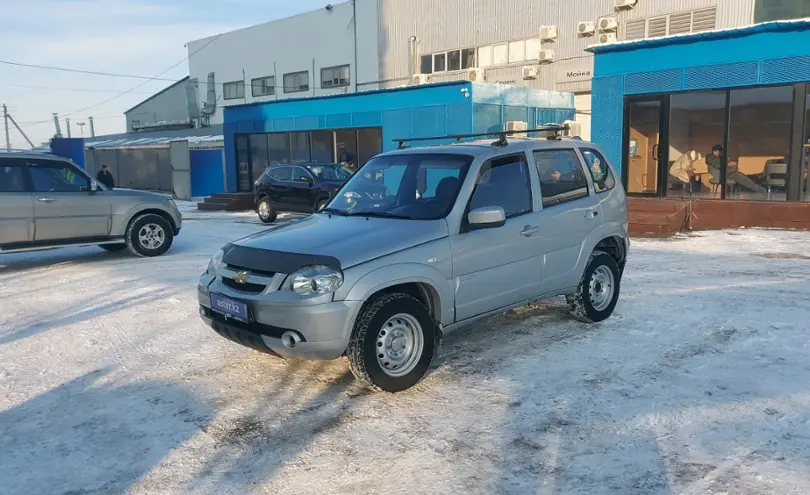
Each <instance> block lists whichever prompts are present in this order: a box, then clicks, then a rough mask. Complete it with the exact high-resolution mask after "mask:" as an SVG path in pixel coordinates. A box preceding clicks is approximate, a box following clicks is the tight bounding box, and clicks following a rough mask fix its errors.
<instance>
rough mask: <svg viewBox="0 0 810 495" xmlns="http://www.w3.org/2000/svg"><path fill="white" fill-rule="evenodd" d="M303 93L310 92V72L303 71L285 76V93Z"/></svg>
mask: <svg viewBox="0 0 810 495" xmlns="http://www.w3.org/2000/svg"><path fill="white" fill-rule="evenodd" d="M302 91H309V72H307V71H301V72H293V73H290V74H284V92H285V93H300V92H302Z"/></svg>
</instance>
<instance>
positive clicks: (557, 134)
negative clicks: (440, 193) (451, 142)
mask: <svg viewBox="0 0 810 495" xmlns="http://www.w3.org/2000/svg"><path fill="white" fill-rule="evenodd" d="M569 129H570V126H569V125H568V124H547V125H542V126H540V127H535V128H534V129H525V130H522V131H494V132H481V133H477V134H450V135H448V136H432V137H418V138H399V139H394V140H393V141H394V142H395V143H399V145H398V146H397V149H400V150H401V149H405V148H407V146H405V143H410V142H416V141H435V140H437V139H455V140H456V142H457V143H460V142H461V141H462V140H463V139H470V138H476V137H487V136H497V137H498V140H497V141H495V142H493V143H492V146H506V145H507V144H509V142H508V141H507V140H506V136H514V135H515V134H530V133H533V132H553V133H554V134H553V135H551V136H549V137H548V139H553V140H557V139H560V138H561V137H562V133H563V132H564V131H567V130H569Z"/></svg>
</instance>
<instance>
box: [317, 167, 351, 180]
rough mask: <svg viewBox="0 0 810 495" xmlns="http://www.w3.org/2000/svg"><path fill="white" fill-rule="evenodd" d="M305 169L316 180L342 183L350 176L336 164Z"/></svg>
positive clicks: (349, 173)
mask: <svg viewBox="0 0 810 495" xmlns="http://www.w3.org/2000/svg"><path fill="white" fill-rule="evenodd" d="M307 168H308V169H309V171H310V172H312V175H314V176H315V177H317V178H318V180H334V181H344V180H349V177H351V176H352V173H351V172H350V171H348V170H346V169H345V168H343V167H341V166H340V165H337V164H334V165H332V164H327V165H310V166H308V167H307Z"/></svg>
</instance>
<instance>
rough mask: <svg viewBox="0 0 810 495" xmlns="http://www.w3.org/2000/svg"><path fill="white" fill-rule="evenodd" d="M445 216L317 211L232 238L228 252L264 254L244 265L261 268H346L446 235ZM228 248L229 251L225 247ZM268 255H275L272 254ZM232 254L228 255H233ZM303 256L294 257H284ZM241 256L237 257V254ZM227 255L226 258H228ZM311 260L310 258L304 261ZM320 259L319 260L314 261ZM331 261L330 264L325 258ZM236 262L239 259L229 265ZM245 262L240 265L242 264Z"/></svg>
mask: <svg viewBox="0 0 810 495" xmlns="http://www.w3.org/2000/svg"><path fill="white" fill-rule="evenodd" d="M447 232H448V230H447V222H446V221H444V220H401V219H390V218H368V217H343V216H338V215H328V214H316V215H312V216H310V217H307V218H304V219H302V220H299V221H297V222H293V223H291V224H287V225H283V226H279V227H276V228H272V229H269V230H265V231H263V232H259V233H257V234H254V235H252V236H250V237H246V238H244V239H241V240H238V241H236V242H233V243H232V244H231V245H230V248H231V250H233V248H236V251H239V250H240V248H241V250H243V251H245V252H253V253H254V256H251V257H250V258H254V259H258V258H259V250H261V251H265V252H272V253H267V254H266V255H265V256H263V258H265V259H266V262H264V265H265V266H263V267H261V268H260V267H255V266H245V268H255V269H260V270H264V271H272V272H282V273H290V271H292V270H293V269H297V268H298V266H295V267H293V266H290V263H292V264H295V265H300V266H303V265H306V264H326V265H335V264H337V263H334V261H337V262H339V265H340V267H342V268H344V269H346V268H350V267H352V266H354V265H358V264H360V263H365V262H367V261H371V260H373V259H376V258H379V257H382V256H385V255H388V254H392V253H395V252H398V251H402V250H403V249H408V248H410V247H413V246H417V245H419V244H424V243H426V242H430V241H433V240H436V239H441V238H443V237H446V236H447ZM226 252H229V249H226ZM273 253H276V254H278V255H279V256H274V255H273ZM235 254H236V253H233V254H231V256H234V255H235ZM290 254H298V255H303V257H302V258H301V259H300V260H293V259H291V258H290V257H289V256H288V255H290ZM239 257H240V258H241V256H239ZM227 258H228V255H226V260H225V261H226V262H228V259H227ZM270 258H278V260H279V263H281V260H282V259H284V260H285V262H284V264H285V265H287V266H271V265H274V264H275V262H273V261H272V260H271V259H270ZM307 258H310V261H309V262H308V261H307ZM318 260H320V261H318ZM328 260H333V262H332V263H330V262H327V261H328ZM234 264H238V263H234ZM242 266H244V265H242Z"/></svg>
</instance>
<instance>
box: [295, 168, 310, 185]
mask: <svg viewBox="0 0 810 495" xmlns="http://www.w3.org/2000/svg"><path fill="white" fill-rule="evenodd" d="M311 178H312V176H311V175H309V173H308V172H307V171H306V170H304V169H303V168H301V167H293V169H292V180H294V181H295V182H302V181H304V180H306V179H311Z"/></svg>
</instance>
